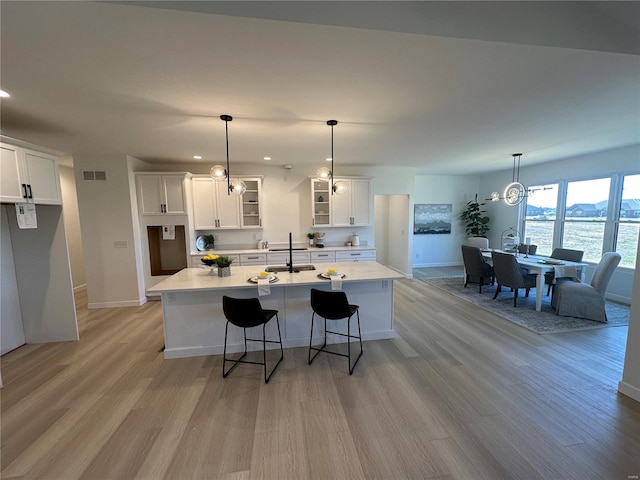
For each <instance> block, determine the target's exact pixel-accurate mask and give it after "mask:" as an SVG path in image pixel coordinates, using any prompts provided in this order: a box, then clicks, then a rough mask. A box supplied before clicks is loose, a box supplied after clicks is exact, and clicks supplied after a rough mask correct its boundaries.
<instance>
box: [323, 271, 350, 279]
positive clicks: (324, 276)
mask: <svg viewBox="0 0 640 480" xmlns="http://www.w3.org/2000/svg"><path fill="white" fill-rule="evenodd" d="M333 276H336V277H340V278H345V277H346V275H345V274H344V273H334V274H333V275H329V274H328V273H327V272H322V273H319V274H318V277H319V278H324V279H325V280H331V277H333Z"/></svg>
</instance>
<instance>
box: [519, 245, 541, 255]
mask: <svg viewBox="0 0 640 480" xmlns="http://www.w3.org/2000/svg"><path fill="white" fill-rule="evenodd" d="M527 247H529V249H528V250H527ZM537 251H538V246H537V245H533V244H531V245H522V244H521V245H518V253H522V254H525V255H527V254H528V255H535V254H536V252H537Z"/></svg>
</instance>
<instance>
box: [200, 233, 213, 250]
mask: <svg viewBox="0 0 640 480" xmlns="http://www.w3.org/2000/svg"><path fill="white" fill-rule="evenodd" d="M202 238H204V248H205V250H213V249H214V247H215V244H216V239H215V237H214V236H213V235H204V236H203V237H202Z"/></svg>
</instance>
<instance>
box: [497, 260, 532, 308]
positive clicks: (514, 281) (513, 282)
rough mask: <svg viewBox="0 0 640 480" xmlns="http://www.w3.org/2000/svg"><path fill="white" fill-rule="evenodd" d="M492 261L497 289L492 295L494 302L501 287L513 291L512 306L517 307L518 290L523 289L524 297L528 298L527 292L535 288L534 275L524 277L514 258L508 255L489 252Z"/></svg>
mask: <svg viewBox="0 0 640 480" xmlns="http://www.w3.org/2000/svg"><path fill="white" fill-rule="evenodd" d="M491 259H492V260H493V270H494V272H495V274H496V282H497V283H498V287H497V288H496V293H495V294H494V295H493V299H494V300H495V299H496V298H497V297H498V294H499V293H500V292H501V291H502V287H503V286H504V287H509V288H512V289H513V306H514V307H517V306H518V290H519V289H521V288H524V289H525V296H526V297H528V296H529V291H530V290H531V289H532V288H535V286H536V276H535V275H525V274H523V273H522V270H521V269H520V265H518V261H517V260H516V257H515V256H513V255H511V254H510V253H500V252H491Z"/></svg>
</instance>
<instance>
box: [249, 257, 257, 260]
mask: <svg viewBox="0 0 640 480" xmlns="http://www.w3.org/2000/svg"><path fill="white" fill-rule="evenodd" d="M258 258H260V257H247V260H258Z"/></svg>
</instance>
